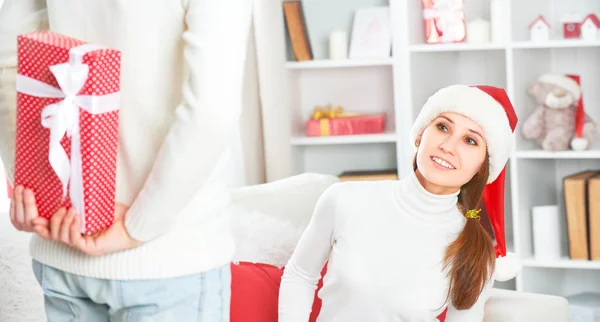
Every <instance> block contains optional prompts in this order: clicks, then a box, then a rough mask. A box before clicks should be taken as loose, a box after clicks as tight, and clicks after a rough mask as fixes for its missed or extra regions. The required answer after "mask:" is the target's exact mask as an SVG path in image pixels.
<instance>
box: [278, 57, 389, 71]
mask: <svg viewBox="0 0 600 322" xmlns="http://www.w3.org/2000/svg"><path fill="white" fill-rule="evenodd" d="M392 61H393V60H392V58H391V57H388V58H373V59H345V60H326V59H323V60H307V61H293V62H287V63H286V64H285V67H286V68H288V69H325V68H347V67H370V66H389V65H392Z"/></svg>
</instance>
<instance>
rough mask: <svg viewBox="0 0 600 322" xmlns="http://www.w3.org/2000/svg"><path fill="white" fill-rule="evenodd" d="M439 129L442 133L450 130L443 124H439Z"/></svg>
mask: <svg viewBox="0 0 600 322" xmlns="http://www.w3.org/2000/svg"><path fill="white" fill-rule="evenodd" d="M437 127H438V129H439V130H440V131H448V128H447V127H446V126H445V125H444V124H442V123H439V124H438V126H437Z"/></svg>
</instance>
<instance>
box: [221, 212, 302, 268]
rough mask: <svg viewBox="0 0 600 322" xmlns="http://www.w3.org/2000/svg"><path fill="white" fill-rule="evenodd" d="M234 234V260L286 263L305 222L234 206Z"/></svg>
mask: <svg viewBox="0 0 600 322" xmlns="http://www.w3.org/2000/svg"><path fill="white" fill-rule="evenodd" d="M232 226H233V233H234V236H235V238H236V253H235V256H234V259H233V261H234V262H242V261H244V262H252V263H264V264H271V265H275V266H277V267H279V268H281V267H283V266H285V264H287V262H288V260H289V259H290V257H291V256H292V253H293V252H294V249H295V248H296V244H297V243H298V240H299V239H300V236H301V235H302V232H303V231H304V229H305V227H306V226H305V225H302V224H294V223H292V222H291V221H289V220H286V219H282V218H276V217H273V216H268V215H265V214H263V213H261V212H260V211H258V210H254V211H250V212H248V211H246V210H244V209H239V208H237V209H234V212H233V221H232Z"/></svg>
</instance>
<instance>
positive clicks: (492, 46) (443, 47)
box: [410, 43, 506, 53]
mask: <svg viewBox="0 0 600 322" xmlns="http://www.w3.org/2000/svg"><path fill="white" fill-rule="evenodd" d="M505 48H506V45H504V44H498V43H485V44H467V43H456V44H419V45H411V46H410V51H411V52H413V53H422V52H440V51H474V50H503V49H505Z"/></svg>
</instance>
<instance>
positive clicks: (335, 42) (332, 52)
mask: <svg viewBox="0 0 600 322" xmlns="http://www.w3.org/2000/svg"><path fill="white" fill-rule="evenodd" d="M329 58H330V59H346V58H348V35H347V34H346V32H345V31H343V30H334V31H332V32H331V34H330V35H329Z"/></svg>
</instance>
